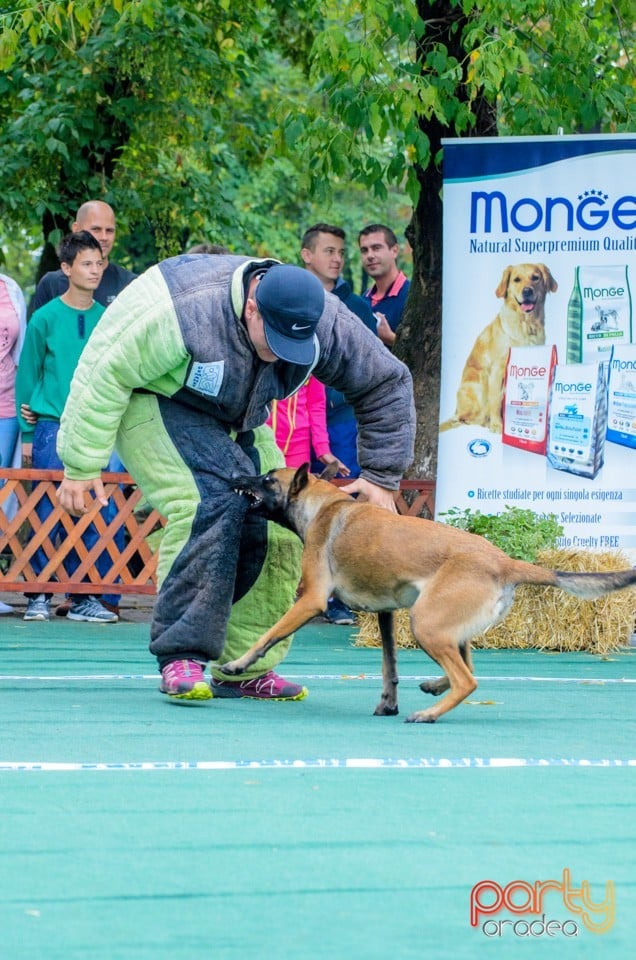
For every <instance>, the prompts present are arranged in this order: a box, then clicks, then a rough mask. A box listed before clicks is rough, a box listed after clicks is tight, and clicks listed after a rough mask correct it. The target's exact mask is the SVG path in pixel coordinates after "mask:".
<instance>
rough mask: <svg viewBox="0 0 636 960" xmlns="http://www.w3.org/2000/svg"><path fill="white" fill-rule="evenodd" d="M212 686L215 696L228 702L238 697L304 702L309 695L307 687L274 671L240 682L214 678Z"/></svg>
mask: <svg viewBox="0 0 636 960" xmlns="http://www.w3.org/2000/svg"><path fill="white" fill-rule="evenodd" d="M210 686H211V687H212V694H213V696H215V697H220V698H221V699H226V700H233V699H236V698H238V697H249V698H250V699H252V700H304V699H305V697H306V696H307V694H308V693H309V691H308V690H307V687H301V686H300V685H299V684H297V683H291V682H290V681H289V680H284V679H283V677H279V676H278V674H277V673H274V671H273V670H270V671H269V673H264V674H263V676H262V677H253V678H252V679H251V680H241V681H240V682H237V681H236V680H215V679H214V677H213V678H212V681H211V683H210Z"/></svg>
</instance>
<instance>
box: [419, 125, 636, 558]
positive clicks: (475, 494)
mask: <svg viewBox="0 0 636 960" xmlns="http://www.w3.org/2000/svg"><path fill="white" fill-rule="evenodd" d="M635 170H636V136H632V135H616V136H580V137H579V136H562V137H536V138H534V137H511V138H502V139H475V140H470V139H468V140H446V141H444V277H443V290H444V294H443V327H442V389H441V407H440V437H439V469H438V476H437V486H436V511H437V516H438V517H439V515H440V514H442V513H444V512H445V511H447V510H449V509H451V508H453V507H457V508H459V509H465V508H470V509H472V510H475V511H477V510H479V511H480V512H482V513H501V512H502V511H503V510H504V507H505V505H506V504H507V505H509V506H516V507H523V508H528V507H529V508H531V509H533V510H534V511H535V512H537V513H554V514H556V516H557V517H558V519H559V522H560V523H561V524H562V526H563V528H564V535H563V537H562V539H561V542H560V544H559V545H560V546H562V547H571V548H574V549H598V550H608V549H620V550H623V551H624V552H626V553H627V554H628V555H630V556H632V557H634V558H636V313H635V306H634V298H635V296H636V182H635V178H634V171H635ZM442 519H443V518H442Z"/></svg>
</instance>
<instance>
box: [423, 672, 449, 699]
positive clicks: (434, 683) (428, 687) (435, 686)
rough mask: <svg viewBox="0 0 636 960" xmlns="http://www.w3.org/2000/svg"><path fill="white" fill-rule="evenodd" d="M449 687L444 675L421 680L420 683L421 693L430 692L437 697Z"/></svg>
mask: <svg viewBox="0 0 636 960" xmlns="http://www.w3.org/2000/svg"><path fill="white" fill-rule="evenodd" d="M449 687H450V684H449V682H448V679H447V678H446V677H440V678H439V679H438V680H423V681H422V683H420V690H421V691H422V693H430V694H431V695H432V696H434V697H439V695H440V693H445V692H446V690H448V688H449Z"/></svg>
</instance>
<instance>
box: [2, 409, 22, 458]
mask: <svg viewBox="0 0 636 960" xmlns="http://www.w3.org/2000/svg"><path fill="white" fill-rule="evenodd" d="M17 439H18V418H17V417H1V418H0V467H10V466H11V464H12V462H13V454H14V453H15V444H16V441H17Z"/></svg>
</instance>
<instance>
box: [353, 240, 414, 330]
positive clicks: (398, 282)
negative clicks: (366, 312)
mask: <svg viewBox="0 0 636 960" xmlns="http://www.w3.org/2000/svg"><path fill="white" fill-rule="evenodd" d="M358 243H359V245H360V256H361V258H362V266H363V268H364V270H365V272H366V273H367V275H368V276H369V277H371V279H372V280H373V281H374V283H373V286H372V287H370V288H369V290H367V291H366V292H365V294H364V296H365V298H366V299H367V300H368V301H369V303H370V304H371V307H372V309H373V312H374V313H375V314H376V316H377V317H378V320H379V322H378V336H379V337H380V339H381V340H382V341H383V343H385V344H386V345H387V346H388V347H391V346H393V344H394V343H395V331H396V330H397V328H398V325H399V323H400V320H401V319H402V313H403V311H404V305H405V303H406V297H407V294H408V292H409V286H410V281H409V280H408V279H407V278H406V276H405V274H404V273H402V271H401V270H400V269H399V267H398V265H397V258H398V254H399V252H400V247H399V244H398V240H397V237H396V236H395V234H394V233H393V231H392V230H391V229H390V227H385V226H384V225H383V224H381V223H371V224H369V226H367V227H364V229H363V230H361V231H360V233H359V234H358Z"/></svg>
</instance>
